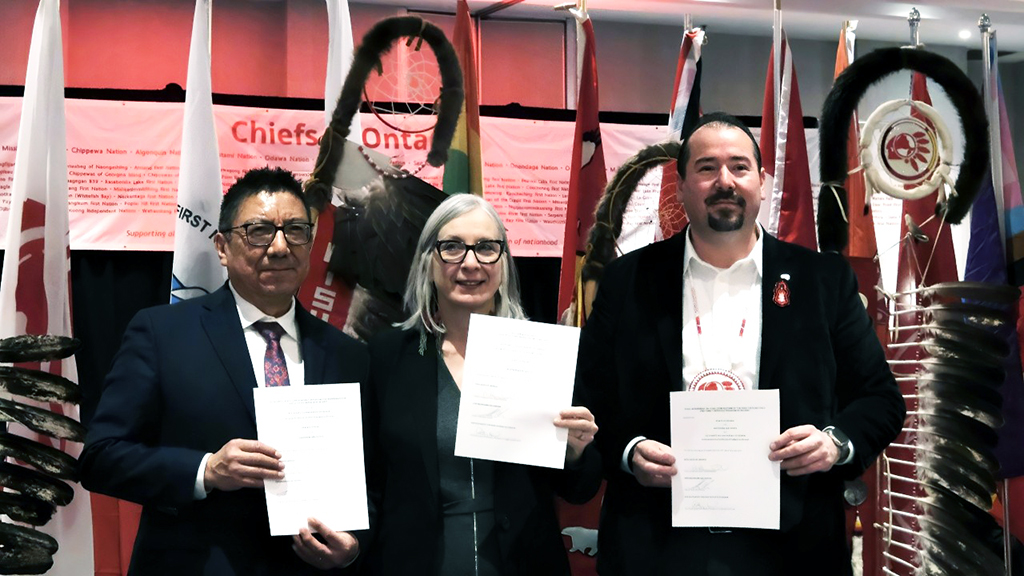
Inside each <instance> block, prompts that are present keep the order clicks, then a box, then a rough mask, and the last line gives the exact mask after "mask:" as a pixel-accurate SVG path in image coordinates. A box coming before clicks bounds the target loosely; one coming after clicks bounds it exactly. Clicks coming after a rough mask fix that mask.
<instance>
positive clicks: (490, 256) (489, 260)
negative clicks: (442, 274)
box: [435, 240, 505, 264]
mask: <svg viewBox="0 0 1024 576" xmlns="http://www.w3.org/2000/svg"><path fill="white" fill-rule="evenodd" d="M435 248H436V249H437V255H438V256H440V257H441V261H442V262H446V263H448V264H462V262H463V260H465V259H466V254H469V252H470V250H472V251H473V254H474V255H476V261H477V262H479V263H481V264H494V263H495V262H497V261H498V259H499V258H501V253H502V252H504V251H505V243H504V242H502V241H501V240H481V241H480V242H477V243H476V244H466V243H465V242H462V241H461V240H438V242H437V245H436V247H435Z"/></svg>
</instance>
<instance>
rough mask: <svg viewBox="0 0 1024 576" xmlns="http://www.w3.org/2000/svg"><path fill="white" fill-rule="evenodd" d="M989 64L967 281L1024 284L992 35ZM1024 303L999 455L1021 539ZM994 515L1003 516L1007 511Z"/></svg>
mask: <svg viewBox="0 0 1024 576" xmlns="http://www.w3.org/2000/svg"><path fill="white" fill-rule="evenodd" d="M988 58H989V63H990V64H991V66H990V70H991V74H990V76H989V78H988V82H986V83H985V88H984V92H985V94H984V95H985V101H986V109H987V112H988V114H989V118H990V123H989V130H990V133H989V139H990V146H991V150H992V167H991V171H990V174H989V178H988V179H986V181H985V184H984V186H983V187H982V189H981V192H980V193H979V194H978V197H977V198H976V199H975V201H974V206H973V207H972V208H971V241H970V246H969V248H968V252H967V266H966V269H965V271H964V280H978V281H983V282H992V283H1000V284H1005V283H1010V284H1012V285H1015V286H1020V285H1021V284H1022V283H1024V275H1022V274H1021V272H1022V266H1024V206H1022V204H1021V196H1020V183H1019V182H1018V180H1017V168H1016V158H1015V155H1014V152H1013V139H1012V138H1011V134H1010V122H1009V117H1008V116H1007V114H1006V102H1005V100H1004V98H1003V86H1002V81H1001V80H1000V78H999V62H998V49H997V45H996V37H995V33H990V36H989V53H988ZM1022 310H1024V299H1018V303H1017V324H1016V326H1015V327H1004V328H1001V329H1000V330H999V334H1000V336H1003V337H1004V338H1005V339H1006V340H1007V341H1008V342H1009V344H1010V356H1009V357H1008V358H1007V359H1006V363H1005V365H1004V368H1005V369H1006V380H1005V381H1004V382H1003V387H1002V389H1001V392H1002V396H1003V421H1004V423H1003V427H1002V428H1000V429H999V443H998V445H997V446H996V456H997V458H998V459H999V465H1000V470H999V476H1000V477H1002V478H1008V479H1009V481H1008V485H1007V492H1009V494H1010V498H1009V506H1010V511H1011V514H1010V531H1011V532H1013V534H1014V535H1015V536H1016V537H1017V538H1021V537H1022V536H1024V516H1022V514H1024V454H1022V452H1021V446H1022V442H1024V375H1022V372H1021V371H1022V368H1021V366H1022V358H1021V350H1020V349H1021V347H1020V341H1021V327H1022V326H1021V323H1022V321H1021V316H1022V314H1021V312H1022ZM993 511H994V512H995V513H996V514H997V516H1000V517H1001V515H1002V507H1001V506H996V507H994V509H993Z"/></svg>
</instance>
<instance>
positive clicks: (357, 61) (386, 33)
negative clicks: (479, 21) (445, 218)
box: [305, 16, 463, 340]
mask: <svg viewBox="0 0 1024 576" xmlns="http://www.w3.org/2000/svg"><path fill="white" fill-rule="evenodd" d="M399 42H401V47H400V48H399V49H398V50H395V51H392V50H391V49H392V46H393V45H394V44H397V43H399ZM424 43H426V44H427V46H429V48H430V49H431V51H432V52H433V54H434V59H436V64H433V63H431V62H428V60H429V58H428V57H427V56H426V55H425V54H426V50H422V48H423V44H424ZM364 98H365V99H366V101H367V103H368V104H369V106H370V109H371V110H372V111H373V113H374V114H375V115H376V116H377V117H378V118H379V119H380V120H381V121H382V122H383V123H384V124H385V125H386V126H388V127H389V128H391V129H392V130H395V131H397V132H398V133H400V134H401V138H402V139H404V140H406V141H408V140H409V139H410V138H412V139H413V140H414V141H415V142H420V143H421V144H420V145H419V146H413V148H423V149H426V155H425V159H424V160H423V161H422V162H418V165H416V166H413V164H416V163H417V162H409V161H403V164H402V166H401V167H400V166H396V165H395V164H393V163H392V162H391V159H389V158H387V157H384V156H381V155H379V154H373V153H371V152H369V151H367V150H366V149H364V147H363V146H360V145H356V144H354V143H352V142H351V141H348V140H347V137H348V135H349V129H350V128H349V127H350V125H351V123H352V118H353V117H354V116H355V114H356V113H357V112H358V111H359V108H360V104H361V103H362V101H363V99H364ZM462 100H463V87H462V70H461V68H460V67H459V62H458V57H457V56H456V54H455V51H454V49H453V48H452V46H451V44H450V43H449V42H448V39H447V38H445V36H444V33H443V32H442V31H441V30H440V29H439V28H438V27H437V26H434V25H433V24H431V23H429V22H427V21H425V20H423V19H421V18H418V17H415V16H401V17H395V18H388V19H385V20H382V21H380V22H378V23H377V24H376V25H375V26H374V27H373V28H372V29H371V30H370V31H369V32H368V33H367V34H366V36H365V37H364V38H363V42H362V45H361V46H359V48H358V49H357V50H356V53H355V57H354V61H353V64H352V68H351V69H350V70H349V74H348V76H347V77H346V79H345V84H344V86H343V87H342V90H341V95H340V97H339V98H338V105H337V107H336V108H335V111H334V115H333V117H332V119H331V124H330V126H329V128H328V130H327V132H326V134H325V135H324V137H323V138H322V140H321V142H320V153H319V155H318V156H317V161H316V167H315V168H314V170H313V173H312V175H311V176H310V179H309V180H308V181H307V182H306V185H305V191H306V194H307V195H308V196H309V198H310V199H311V202H312V204H313V206H314V207H315V209H316V210H317V211H318V212H323V213H324V214H326V215H328V221H329V222H328V223H333V234H332V242H333V246H334V248H333V252H332V253H331V254H330V256H329V257H330V263H329V266H328V267H329V270H330V271H331V272H332V273H335V274H339V275H340V276H342V277H343V278H344V279H345V280H346V281H347V282H349V283H350V284H352V285H355V286H356V289H355V291H354V293H353V297H352V303H351V306H350V308H349V314H348V319H347V321H346V323H345V330H346V331H347V332H349V333H350V334H352V335H354V336H356V337H358V338H361V339H364V340H365V339H367V338H368V337H369V336H370V335H372V334H373V333H375V332H377V331H378V330H379V329H381V328H384V327H387V326H389V325H390V324H391V323H393V322H396V321H400V320H402V319H403V317H402V316H403V314H402V293H403V291H404V288H405V280H406V276H407V275H408V272H409V267H410V265H411V263H412V258H413V254H414V250H415V245H416V240H417V239H418V238H419V234H420V231H421V230H422V229H423V225H424V223H425V222H426V220H427V217H429V216H430V214H431V213H432V212H433V211H434V208H436V207H437V206H438V205H439V204H440V203H441V201H443V200H444V198H445V197H446V196H445V194H444V193H443V192H441V191H440V190H438V189H437V188H435V187H433V186H431V185H430V184H427V183H426V182H424V181H422V180H420V179H419V178H417V177H416V176H415V174H416V173H417V172H419V170H420V168H422V167H423V165H424V164H423V162H425V163H426V164H430V165H431V166H441V165H443V164H444V162H445V160H446V159H447V156H448V148H449V146H450V145H451V141H452V137H453V135H454V133H455V126H456V123H457V121H458V117H459V113H460V111H461V107H462ZM431 131H432V133H433V138H432V139H430V145H429V148H428V147H427V146H426V144H425V140H426V139H427V134H428V133H429V132H431ZM406 160H407V159H406ZM354 175H357V176H355V177H354ZM331 217H333V220H331ZM322 225H324V222H323V220H322V219H321V222H320V223H319V226H322Z"/></svg>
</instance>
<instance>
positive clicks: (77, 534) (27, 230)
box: [0, 0, 116, 576]
mask: <svg viewBox="0 0 1024 576" xmlns="http://www.w3.org/2000/svg"><path fill="white" fill-rule="evenodd" d="M65 136H66V129H65V121H64V58H63V47H62V42H61V26H60V8H59V3H58V0H41V1H40V2H39V8H38V10H37V11H36V18H35V24H34V25H33V29H32V41H31V45H30V48H29V55H28V67H27V74H26V77H25V97H24V99H23V101H22V108H21V120H20V125H19V127H18V150H17V154H16V156H15V161H14V177H13V181H12V183H11V197H10V212H9V213H8V214H9V216H8V218H9V219H8V226H7V237H6V243H5V244H4V246H5V248H6V254H7V257H6V258H5V259H4V264H3V276H2V279H0V338H6V337H10V336H16V335H21V334H37V335H41V334H54V335H62V336H71V335H72V328H71V280H70V263H69V257H70V248H69V243H68V230H69V228H68V161H67V148H66V137H65ZM22 366H23V367H26V368H32V369H36V370H43V371H46V372H49V373H52V374H57V375H60V376H63V377H65V378H67V379H69V380H72V381H77V380H78V369H77V367H76V365H75V360H74V358H73V357H72V358H67V359H65V360H58V361H52V362H33V363H26V364H22ZM18 401H19V402H24V403H26V404H28V403H30V402H31V400H27V399H22V398H18ZM43 407H44V408H48V409H49V410H51V411H53V412H56V413H58V414H63V415H66V416H70V417H72V418H74V419H78V406H75V405H70V404H59V403H50V404H49V405H48V406H45V405H44V406H43ZM7 430H8V431H9V432H12V433H15V434H18V435H21V436H25V437H27V438H30V439H32V440H35V441H37V442H41V443H43V444H46V445H47V446H51V447H53V448H57V449H59V450H62V451H64V452H67V453H68V454H70V455H71V456H75V457H77V456H78V455H79V454H80V453H81V450H82V447H81V445H80V444H78V443H73V442H68V441H56V440H52V439H51V438H50V437H49V436H43V435H39V434H36V433H34V432H32V431H30V430H29V429H27V428H25V427H24V426H21V425H20V424H17V425H16V424H8V428H7ZM73 486H74V500H72V502H71V503H70V504H69V505H67V506H64V507H59V508H58V509H57V511H56V513H55V515H54V517H53V519H52V520H50V521H49V522H48V523H46V524H45V525H44V526H41V527H40V528H39V529H40V530H41V531H43V532H46V533H48V534H50V535H52V536H53V537H54V538H56V540H57V542H58V543H59V544H60V548H59V549H58V550H57V552H56V553H55V554H54V556H53V566H52V568H50V569H49V570H47V571H46V572H47V573H48V574H56V575H58V576H61V575H72V574H83V573H89V572H91V571H92V570H93V568H94V564H93V557H94V556H93V522H92V509H91V502H90V499H89V493H88V492H86V491H85V490H84V489H83V488H82V487H81V485H79V484H78V483H77V482H76V483H74V484H73ZM4 521H5V522H7V521H9V520H8V519H7V518H6V517H5V518H4ZM115 561H116V559H115Z"/></svg>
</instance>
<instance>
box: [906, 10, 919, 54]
mask: <svg viewBox="0 0 1024 576" xmlns="http://www.w3.org/2000/svg"><path fill="white" fill-rule="evenodd" d="M907 23H908V24H910V47H911V48H920V47H921V30H920V29H921V13H920V12H918V11H917V8H914V9H912V10H911V11H910V15H909V16H907Z"/></svg>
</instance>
